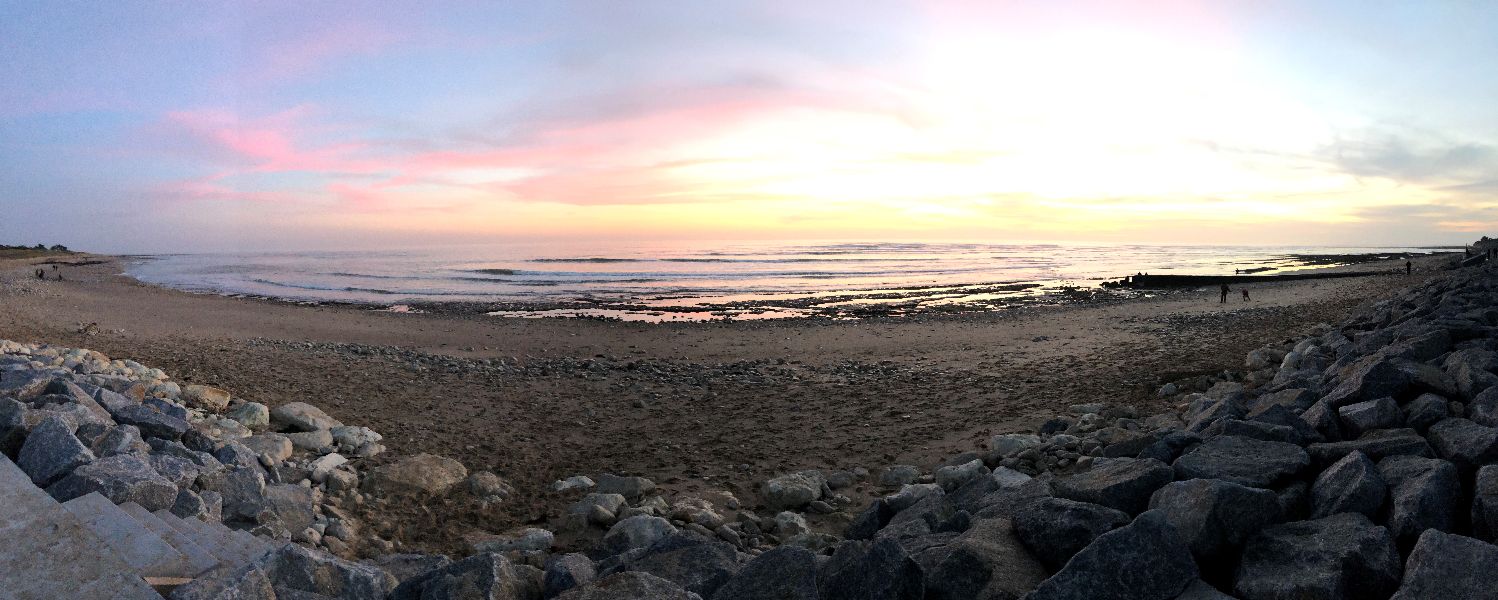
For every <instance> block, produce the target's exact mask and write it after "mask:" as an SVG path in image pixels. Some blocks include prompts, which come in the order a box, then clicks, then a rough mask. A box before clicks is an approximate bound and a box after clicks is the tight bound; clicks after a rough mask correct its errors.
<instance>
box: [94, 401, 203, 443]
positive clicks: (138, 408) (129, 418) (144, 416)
mask: <svg viewBox="0 0 1498 600" xmlns="http://www.w3.org/2000/svg"><path fill="white" fill-rule="evenodd" d="M113 414H114V419H115V420H116V421H119V422H120V423H124V424H126V425H134V426H136V427H137V428H139V429H140V433H141V435H143V436H145V437H153V438H161V439H166V440H180V439H182V434H184V433H187V431H188V430H189V429H191V428H192V426H190V425H188V424H187V421H184V420H182V419H179V418H177V417H173V416H171V415H168V414H166V413H163V412H161V411H159V410H157V409H155V408H152V407H149V406H146V405H143V404H131V405H129V406H124V407H121V408H120V409H119V410H116V411H114V413H113Z"/></svg>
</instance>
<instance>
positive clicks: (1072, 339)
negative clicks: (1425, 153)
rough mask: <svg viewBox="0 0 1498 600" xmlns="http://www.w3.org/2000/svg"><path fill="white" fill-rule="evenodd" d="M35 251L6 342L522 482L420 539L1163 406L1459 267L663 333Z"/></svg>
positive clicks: (13, 301) (436, 513)
mask: <svg viewBox="0 0 1498 600" xmlns="http://www.w3.org/2000/svg"><path fill="white" fill-rule="evenodd" d="M38 260H39V259H24V260H8V261H0V338H9V339H15V340H19V341H40V342H47V343H52V344H59V345H67V346H75V347H86V348H93V349H97V350H99V351H102V352H105V353H107V354H109V355H110V356H111V357H113V358H130V359H135V360H137V361H140V362H142V363H144V364H148V365H151V366H156V367H160V368H162V369H165V370H166V371H167V372H168V373H169V374H170V375H171V376H172V377H173V378H174V379H176V380H178V381H180V382H183V383H203V384H209V385H215V386H220V387H223V388H226V389H228V390H230V391H231V392H233V393H234V394H235V395H236V396H237V397H239V398H243V399H246V400H253V401H258V402H263V403H265V404H267V405H271V406H276V405H279V404H282V403H286V402H292V401H306V402H310V403H312V404H315V405H317V406H319V407H322V408H323V409H324V410H326V411H327V412H329V413H330V414H332V415H333V416H335V417H337V418H339V419H340V420H342V421H344V422H346V423H350V424H357V425H364V426H368V427H371V428H373V429H375V430H376V431H378V432H380V433H381V434H383V435H384V436H385V442H384V443H385V444H386V445H387V446H389V447H390V448H391V450H392V452H390V454H391V455H409V454H414V453H418V452H431V453H435V454H441V455H445V456H451V457H453V458H456V459H458V460H460V461H462V462H463V463H464V464H465V465H467V466H468V468H469V469H470V470H479V469H485V470H491V471H494V472H496V473H498V474H500V475H501V476H503V477H505V478H506V479H508V480H509V481H511V482H512V483H513V484H514V486H515V487H516V489H517V490H518V493H517V497H516V498H515V499H513V500H512V501H511V502H507V503H506V505H505V506H504V507H503V509H502V510H499V511H492V510H491V511H488V512H486V513H484V514H474V513H471V512H462V514H457V515H452V514H446V513H444V508H443V507H441V506H432V507H425V508H421V509H419V511H418V512H419V513H420V514H417V515H415V516H411V515H407V517H408V518H409V520H411V521H412V523H416V522H423V523H426V525H425V526H423V525H419V524H417V525H410V526H409V527H403V528H401V529H402V531H404V534H402V536H401V537H402V538H403V539H402V541H405V542H408V543H412V544H414V545H416V546H422V545H423V544H424V543H426V542H431V543H433V544H435V543H438V542H436V541H435V540H440V539H443V538H444V536H448V535H450V534H451V533H453V532H454V531H459V532H461V531H463V530H465V529H470V528H473V527H479V528H483V529H488V530H491V531H499V530H502V529H505V528H508V527H510V526H513V525H515V524H518V523H522V522H544V521H545V520H546V519H547V518H549V517H555V516H556V515H557V512H558V511H559V510H560V509H561V508H562V507H564V506H565V503H564V502H562V501H561V500H559V499H557V498H554V497H550V496H549V494H550V492H548V491H546V490H547V488H548V486H549V484H550V483H551V482H552V481H553V480H556V479H559V478H563V477H567V476H570V475H576V474H595V473H600V472H613V473H619V474H634V475H644V476H646V477H650V478H652V479H654V480H655V481H656V482H657V483H659V484H661V485H662V488H664V489H665V490H667V491H668V492H671V493H684V492H694V491H710V490H720V489H728V490H732V491H733V492H734V493H735V494H737V495H738V497H739V498H741V499H743V500H745V502H746V504H749V505H752V504H753V503H754V501H755V493H754V491H753V485H754V484H755V483H757V482H759V481H763V480H764V479H765V478H767V477H770V476H772V475H774V474H777V473H782V472H785V471H789V470H795V469H800V468H842V469H848V468H853V467H860V466H861V467H866V468H868V469H870V470H872V471H875V472H876V473H877V471H878V470H879V469H880V468H882V467H884V466H888V465H890V464H897V463H910V464H921V465H930V464H932V463H934V462H937V461H939V460H942V459H944V458H946V457H948V456H951V455H953V454H956V453H958V452H962V451H966V450H971V449H973V448H976V447H980V446H981V445H983V443H984V442H986V440H987V439H988V436H990V435H992V434H996V433H1004V432H1014V431H1024V430H1027V429H1031V428H1034V427H1036V426H1037V425H1038V424H1039V422H1040V421H1041V420H1043V419H1044V418H1046V417H1049V416H1052V415H1054V414H1056V413H1058V412H1064V411H1065V409H1066V407H1067V406H1068V405H1072V404H1080V403H1088V402H1109V403H1124V404H1133V405H1135V406H1137V407H1139V408H1140V410H1141V412H1143V413H1145V414H1148V413H1149V412H1152V411H1155V410H1157V409H1158V408H1160V406H1159V404H1158V402H1159V400H1157V399H1156V396H1155V391H1156V389H1157V388H1158V387H1159V386H1160V385H1161V384H1163V383H1165V382H1167V381H1172V380H1177V379H1183V378H1189V377H1193V376H1199V375H1202V374H1210V373H1217V372H1220V371H1222V370H1224V369H1230V368H1238V367H1241V365H1242V362H1243V358H1244V355H1245V354H1246V353H1247V352H1248V351H1250V350H1253V349H1255V348H1258V347H1260V346H1262V345H1264V344H1266V343H1269V342H1275V341H1280V340H1284V339H1286V338H1289V337H1291V336H1293V335H1297V334H1301V333H1304V332H1307V331H1309V330H1310V329H1311V328H1312V327H1313V326H1315V325H1316V324H1318V323H1324V322H1325V323H1331V322H1336V321H1338V320H1340V319H1341V318H1342V317H1343V316H1345V315H1346V314H1347V313H1348V312H1350V311H1351V310H1352V309H1353V308H1355V307H1356V306H1358V305H1360V304H1362V303H1366V302H1373V301H1376V300H1378V299H1380V298H1383V297H1385V296H1387V295H1389V294H1390V293H1391V292H1393V291H1395V290H1398V289H1402V288H1404V287H1407V286H1411V285H1414V284H1416V283H1418V282H1421V281H1424V280H1425V279H1426V278H1427V277H1429V276H1432V275H1434V274H1435V273H1436V272H1437V269H1438V268H1439V267H1440V266H1441V265H1444V264H1447V263H1449V262H1450V260H1451V259H1450V258H1449V257H1429V258H1421V259H1417V260H1416V269H1417V270H1416V273H1415V274H1414V275H1413V276H1406V275H1404V274H1403V262H1402V261H1400V262H1398V263H1396V264H1381V263H1368V264H1362V265H1356V266H1354V267H1348V268H1349V269H1355V270H1370V269H1383V270H1387V271H1389V272H1390V274H1389V275H1384V276H1376V277H1360V278H1349V279H1335V280H1333V279H1328V280H1308V281H1296V282H1284V283H1274V284H1255V285H1253V286H1251V287H1250V290H1251V292H1252V296H1253V300H1252V301H1251V302H1243V301H1242V300H1241V299H1240V298H1239V296H1238V293H1237V290H1234V293H1233V295H1232V296H1231V297H1230V298H1229V302H1228V303H1226V304H1220V303H1219V302H1218V298H1217V291H1216V290H1215V289H1204V290H1182V291H1177V292H1171V293H1164V294H1161V295H1160V296H1158V297H1155V298H1146V299H1138V300H1130V301H1125V302H1114V303H1105V304H1100V305H1076V306H1062V307H1046V308H1035V309H1025V310H1020V311H1010V312H1001V313H982V314H970V315H931V316H924V317H913V318H903V319H891V320H870V321H842V322H831V321H800V320H792V321H760V322H741V323H698V324H687V323H674V324H658V325H651V324H633V323H630V324H626V323H618V322H604V321H596V320H574V319H566V320H562V319H545V320H536V319H532V320H524V319H499V318H494V317H484V316H481V315H438V314H396V313H390V312H382V311H376V310H371V309H369V308H362V307H354V306H305V305H296V304H291V303H283V302H275V301H268V300H259V299H248V298H231V297H222V296H214V295H202V294H190V293H184V292H177V291H172V290H166V289H161V288H156V287H152V286H147V285H143V284H140V283H138V282H135V281H134V280H131V279H129V278H127V277H124V276H121V275H119V273H120V272H121V271H122V270H123V268H122V266H121V264H120V263H119V262H118V260H119V259H111V262H106V263H105V264H100V265H92V266H82V267H63V268H62V271H61V272H62V273H63V274H64V276H65V277H66V279H67V280H66V281H60V282H59V281H37V280H36V279H34V277H32V276H31V271H32V270H34V268H35V267H34V266H32V265H33V264H34V263H36V262H38ZM1395 271H1398V274H1395ZM90 324H92V327H86V326H88V325H90ZM95 328H96V332H95V331H94V329H95ZM496 365H499V366H496ZM374 460H376V461H378V460H380V459H379V458H377V459H374ZM863 491H864V492H870V491H871V490H863ZM453 510H458V509H453ZM464 510H466V509H464ZM423 519H424V521H423ZM432 524H437V526H435V527H433V526H431V525H432Z"/></svg>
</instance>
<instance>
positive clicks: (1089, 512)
mask: <svg viewBox="0 0 1498 600" xmlns="http://www.w3.org/2000/svg"><path fill="white" fill-rule="evenodd" d="M1129 521H1130V518H1129V515H1128V513H1125V512H1123V511H1121V510H1117V509H1112V508H1108V507H1106V506H1102V505H1099V504H1092V503H1088V502H1077V501H1075V500H1067V499H1065V498H1041V499H1039V500H1036V501H1035V502H1033V503H1031V504H1029V505H1028V506H1026V507H1025V508H1023V509H1021V510H1020V511H1019V512H1018V513H1017V514H1016V515H1015V517H1014V529H1015V533H1017V534H1018V535H1019V539H1020V540H1021V541H1023V542H1024V543H1025V546H1027V547H1029V548H1030V551H1032V552H1034V553H1035V556H1036V557H1037V558H1039V559H1040V562H1041V563H1043V564H1044V565H1045V566H1046V568H1049V569H1051V570H1053V571H1055V570H1059V569H1060V568H1061V567H1063V566H1065V565H1066V561H1069V560H1071V557H1072V556H1074V555H1076V553H1077V552H1080V551H1081V550H1082V549H1083V548H1086V547H1087V545H1088V544H1091V543H1092V541H1093V540H1095V539H1097V537H1098V536H1100V535H1103V534H1105V533H1108V532H1109V531H1113V530H1114V529H1118V528H1119V527H1123V526H1124V525H1128V524H1129Z"/></svg>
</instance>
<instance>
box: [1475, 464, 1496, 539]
mask: <svg viewBox="0 0 1498 600" xmlns="http://www.w3.org/2000/svg"><path fill="white" fill-rule="evenodd" d="M1472 535H1473V536H1476V537H1478V538H1480V539H1484V540H1487V541H1489V542H1498V465H1488V466H1486V467H1483V468H1481V469H1478V470H1477V478H1476V481H1475V483H1474V485H1473V486H1472Z"/></svg>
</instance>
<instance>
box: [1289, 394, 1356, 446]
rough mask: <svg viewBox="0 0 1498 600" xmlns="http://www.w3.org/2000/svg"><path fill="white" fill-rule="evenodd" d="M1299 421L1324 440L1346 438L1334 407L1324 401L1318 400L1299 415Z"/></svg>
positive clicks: (1340, 419)
mask: <svg viewBox="0 0 1498 600" xmlns="http://www.w3.org/2000/svg"><path fill="white" fill-rule="evenodd" d="M1300 419H1301V420H1302V421H1305V422H1306V424H1307V425H1310V426H1311V429H1315V430H1316V433H1317V434H1319V435H1320V436H1321V438H1322V439H1326V440H1340V439H1342V438H1344V437H1346V434H1345V433H1344V432H1343V431H1342V418H1341V417H1340V416H1338V415H1337V409H1336V407H1334V406H1332V404H1331V403H1330V402H1327V401H1325V400H1318V401H1316V403H1315V404H1312V405H1311V407H1310V408H1307V409H1306V410H1305V412H1302V413H1300Z"/></svg>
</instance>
